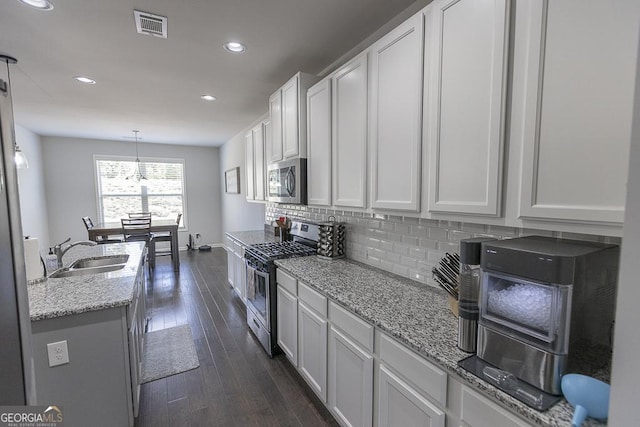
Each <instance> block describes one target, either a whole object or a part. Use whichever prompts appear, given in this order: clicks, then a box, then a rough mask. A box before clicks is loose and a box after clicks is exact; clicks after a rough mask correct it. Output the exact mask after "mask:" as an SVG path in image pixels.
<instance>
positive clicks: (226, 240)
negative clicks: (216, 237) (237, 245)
mask: <svg viewBox="0 0 640 427" xmlns="http://www.w3.org/2000/svg"><path fill="white" fill-rule="evenodd" d="M224 246H225V247H226V248H227V249H228V250H230V251H233V239H232V238H231V237H229V236H228V235H226V234H225V236H224Z"/></svg>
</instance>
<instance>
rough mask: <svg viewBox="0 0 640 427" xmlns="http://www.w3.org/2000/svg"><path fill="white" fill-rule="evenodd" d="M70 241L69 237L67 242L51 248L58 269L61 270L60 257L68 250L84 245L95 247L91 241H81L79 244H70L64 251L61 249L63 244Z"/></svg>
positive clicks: (94, 243)
mask: <svg viewBox="0 0 640 427" xmlns="http://www.w3.org/2000/svg"><path fill="white" fill-rule="evenodd" d="M70 240H71V237H69V238H68V239H67V240H65V241H64V242H62V243H58V244H57V245H55V246H54V247H53V251H54V253H55V254H56V258H58V268H62V266H63V264H62V257H63V256H64V254H66V253H67V251H68V250H69V249H71V248H72V247H74V246H78V245H85V246H95V245H97V243H96V242H92V241H91V240H81V241H79V242H74V243H70V244H69V246H67V247H66V248H65V249H64V250H63V249H62V245H64V244H65V243H68V242H69V241H70Z"/></svg>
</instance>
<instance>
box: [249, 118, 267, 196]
mask: <svg viewBox="0 0 640 427" xmlns="http://www.w3.org/2000/svg"><path fill="white" fill-rule="evenodd" d="M267 123H268V122H267ZM265 129H266V126H265V122H263V123H261V124H259V125H258V126H256V127H255V128H253V131H252V134H253V153H254V163H253V170H254V180H255V188H254V196H255V197H254V199H255V200H261V201H264V200H266V186H265V183H266V181H267V179H266V176H267V175H266V174H267V171H266V168H265V159H264V146H265V141H264V136H265V134H266V131H265Z"/></svg>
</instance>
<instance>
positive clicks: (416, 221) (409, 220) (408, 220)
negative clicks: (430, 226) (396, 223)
mask: <svg viewBox="0 0 640 427" xmlns="http://www.w3.org/2000/svg"><path fill="white" fill-rule="evenodd" d="M402 222H403V223H405V224H409V225H418V224H420V218H416V217H412V216H403V217H402Z"/></svg>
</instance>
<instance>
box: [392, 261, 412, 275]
mask: <svg viewBox="0 0 640 427" xmlns="http://www.w3.org/2000/svg"><path fill="white" fill-rule="evenodd" d="M391 272H392V273H395V274H398V275H400V276H402V277H409V267H406V266H404V265H400V264H394V265H393V270H392V271H391Z"/></svg>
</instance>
